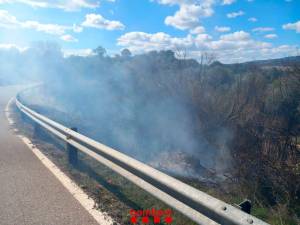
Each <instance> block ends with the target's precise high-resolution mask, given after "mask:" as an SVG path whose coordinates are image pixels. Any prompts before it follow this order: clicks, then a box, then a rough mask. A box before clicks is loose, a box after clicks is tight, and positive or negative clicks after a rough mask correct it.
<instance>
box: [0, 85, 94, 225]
mask: <svg viewBox="0 0 300 225" xmlns="http://www.w3.org/2000/svg"><path fill="white" fill-rule="evenodd" d="M20 89H22V87H17V86H10V87H0V224H1V225H32V224H35V225H50V224H51V225H52V224H53V225H67V224H68V225H96V224H98V223H97V222H96V221H95V220H94V219H93V217H92V216H91V215H90V214H89V213H88V212H87V211H86V210H85V209H84V208H83V207H82V206H81V205H80V203H79V202H78V201H77V200H76V199H75V198H74V197H73V196H72V195H71V194H70V192H68V191H67V190H66V189H65V188H64V186H63V185H62V184H61V183H60V182H59V181H58V180H57V179H56V178H55V176H54V175H53V174H52V173H51V172H50V171H49V170H48V169H47V168H46V167H45V166H44V165H43V164H42V163H41V161H40V160H39V159H38V158H37V157H36V156H35V155H34V154H33V153H32V152H31V150H30V149H28V147H27V146H26V145H25V144H24V143H23V142H22V141H21V139H20V138H18V137H17V136H15V135H14V133H13V131H11V130H10V127H9V124H8V121H7V119H6V116H5V112H4V110H5V107H6V105H7V103H8V101H9V99H10V98H11V97H13V96H15V94H16V93H17V92H18V91H19V90H20Z"/></svg>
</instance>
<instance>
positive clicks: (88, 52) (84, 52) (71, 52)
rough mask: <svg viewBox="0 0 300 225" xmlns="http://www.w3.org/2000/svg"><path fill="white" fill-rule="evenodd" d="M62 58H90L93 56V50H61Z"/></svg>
mask: <svg viewBox="0 0 300 225" xmlns="http://www.w3.org/2000/svg"><path fill="white" fill-rule="evenodd" d="M62 52H63V55H64V57H69V56H83V57H87V56H91V55H94V53H93V50H92V49H90V48H86V49H62Z"/></svg>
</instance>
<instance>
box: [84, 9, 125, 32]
mask: <svg viewBox="0 0 300 225" xmlns="http://www.w3.org/2000/svg"><path fill="white" fill-rule="evenodd" d="M82 26H84V27H94V28H98V29H106V30H123V29H124V28H125V26H124V25H123V24H122V23H121V22H120V21H115V20H107V19H105V18H104V17H103V16H101V15H100V14H93V13H92V14H87V15H86V16H85V21H84V22H83V23H82Z"/></svg>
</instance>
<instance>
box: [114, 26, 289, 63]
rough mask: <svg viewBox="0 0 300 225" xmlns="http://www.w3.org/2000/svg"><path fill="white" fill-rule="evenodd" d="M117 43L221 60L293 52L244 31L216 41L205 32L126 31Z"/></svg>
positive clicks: (135, 50)
mask: <svg viewBox="0 0 300 225" xmlns="http://www.w3.org/2000/svg"><path fill="white" fill-rule="evenodd" d="M118 45H119V46H122V47H125V48H128V49H130V51H132V52H133V53H142V52H147V51H151V50H167V49H173V50H174V49H177V48H183V49H187V51H188V54H189V56H190V57H194V58H197V59H200V56H201V53H203V52H213V53H215V54H216V55H217V57H218V60H220V61H222V62H225V63H231V62H243V61H249V60H253V59H254V58H255V59H267V58H274V57H282V56H286V55H288V54H292V52H295V46H289V45H284V46H278V47H274V46H273V45H272V44H271V43H269V42H262V41H256V40H254V39H253V38H252V37H251V35H250V34H249V33H247V32H245V31H237V32H233V33H229V34H225V35H221V36H220V38H219V39H217V40H214V39H213V38H212V37H211V36H210V35H208V34H205V33H202V34H198V35H190V34H189V35H187V36H185V37H182V38H178V37H172V36H171V35H169V34H166V33H154V34H150V33H144V32H130V33H126V34H124V35H122V36H121V37H120V38H119V39H118Z"/></svg>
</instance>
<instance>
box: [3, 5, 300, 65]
mask: <svg viewBox="0 0 300 225" xmlns="http://www.w3.org/2000/svg"><path fill="white" fill-rule="evenodd" d="M299 40H300V1H298V0H100V1H92V0H90V1H89V0H70V1H61V0H52V1H46V0H0V47H2V48H9V47H18V48H20V49H21V48H22V47H27V46H30V44H31V43H32V42H36V41H52V42H57V43H59V45H60V46H61V47H62V49H63V51H64V52H65V54H66V55H68V54H79V55H88V54H90V53H91V49H94V48H95V47H97V46H98V45H101V46H103V47H105V48H106V49H107V50H108V52H109V53H110V54H115V53H118V52H119V51H120V49H122V48H129V49H130V50H131V51H132V52H133V53H142V52H145V51H151V50H162V49H173V50H175V49H177V50H178V49H179V50H182V51H183V50H184V51H186V52H187V55H188V57H193V58H200V56H201V54H203V52H211V53H213V54H215V55H216V57H217V58H218V59H219V60H220V61H223V62H242V61H248V60H253V59H266V58H276V57H283V56H288V55H295V54H297V47H298V46H299Z"/></svg>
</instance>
